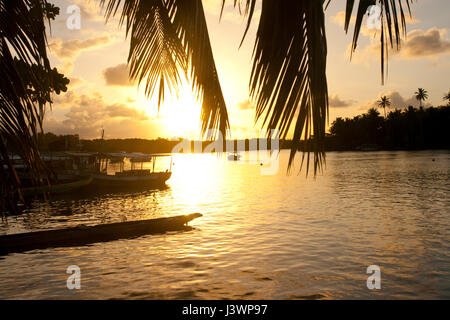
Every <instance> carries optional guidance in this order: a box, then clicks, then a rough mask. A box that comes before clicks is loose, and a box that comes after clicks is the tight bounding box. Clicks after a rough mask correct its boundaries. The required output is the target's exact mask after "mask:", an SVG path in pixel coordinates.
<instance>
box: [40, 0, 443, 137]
mask: <svg viewBox="0 0 450 320" xmlns="http://www.w3.org/2000/svg"><path fill="white" fill-rule="evenodd" d="M51 2H53V3H54V4H55V5H57V6H58V7H59V8H60V15H59V16H58V17H57V18H56V20H55V21H53V22H52V25H51V32H50V30H49V36H48V42H49V53H50V60H51V63H52V65H53V66H54V67H57V68H58V70H59V71H60V72H62V73H64V74H65V75H66V76H67V77H68V78H69V79H70V80H71V83H70V84H69V86H68V91H67V92H66V93H63V94H61V95H59V96H55V97H54V99H53V102H54V103H53V104H52V107H51V110H49V111H48V112H47V114H46V118H45V122H44V130H45V131H46V132H53V133H56V134H79V135H80V137H81V138H88V139H91V138H99V137H100V135H101V131H102V128H103V129H104V130H105V138H145V139H155V138H158V137H162V138H176V137H184V138H191V139H196V138H199V137H200V123H199V119H200V103H198V102H197V100H196V98H195V95H194V94H193V93H192V91H191V86H190V84H189V83H188V82H185V83H184V84H183V86H182V87H181V88H180V92H179V95H178V97H177V96H176V95H175V94H174V95H173V96H170V95H166V99H165V101H164V103H163V105H162V106H161V109H160V110H159V112H158V105H157V97H156V95H155V96H154V97H150V98H148V97H146V95H145V92H144V89H145V87H141V88H139V87H138V86H137V84H135V83H130V81H129V79H128V76H127V72H128V69H127V57H128V50H129V38H128V39H127V38H126V34H125V30H124V28H120V27H119V24H118V19H117V18H114V19H112V20H111V21H109V22H108V23H107V24H106V23H105V19H104V17H103V12H102V10H101V9H100V6H99V1H98V0H53V1H51ZM233 2H234V1H231V0H228V1H227V2H226V3H227V5H226V7H225V10H224V14H223V16H222V19H221V20H220V21H219V14H220V6H221V0H204V1H203V4H204V8H205V13H206V19H207V23H208V30H209V34H210V39H211V45H212V49H213V54H214V58H215V62H216V67H217V70H218V74H219V79H220V82H221V86H222V91H223V94H224V98H225V102H226V104H227V108H228V112H229V117H230V124H231V134H232V137H233V138H252V137H257V136H258V135H259V130H260V129H261V126H260V124H259V123H257V124H255V109H254V104H253V103H252V102H251V101H250V100H249V89H248V83H249V78H250V72H251V66H252V49H253V44H254V39H255V34H256V28H257V23H258V18H259V9H258V8H257V10H256V13H255V16H254V18H253V21H252V25H251V28H250V30H249V33H248V35H247V37H246V39H245V41H244V43H243V45H242V47H241V48H239V43H240V41H241V38H242V35H243V32H244V29H245V24H246V20H245V18H243V17H242V16H240V14H239V11H238V10H237V9H234V8H233V6H232V4H233ZM345 2H346V1H345V0H332V1H331V4H330V5H329V7H328V8H327V10H326V13H325V15H326V30H327V39H328V60H327V79H328V90H329V99H330V109H329V110H330V117H329V124H331V123H332V122H333V121H334V119H336V117H344V118H345V117H353V116H355V115H358V114H361V113H364V112H366V111H367V110H368V109H369V108H371V107H375V106H376V101H377V100H378V99H379V97H380V96H383V95H386V96H388V97H390V98H391V102H392V106H391V108H404V107H406V106H408V105H413V106H417V105H418V102H417V101H416V100H415V98H414V92H415V91H417V88H419V87H421V88H425V89H426V90H427V91H428V93H429V99H428V100H427V101H426V106H430V105H433V106H438V105H442V104H444V102H443V101H442V97H443V96H444V94H445V93H446V92H448V91H449V89H450V85H449V80H448V75H449V74H450V38H449V34H448V31H449V29H450V22H449V19H448V13H449V12H450V1H448V0H416V1H414V3H413V4H412V13H413V17H412V18H411V19H408V23H407V31H408V34H407V38H406V40H405V42H404V43H403V44H402V50H401V51H400V52H392V51H391V52H390V57H389V71H388V76H387V79H386V82H385V84H384V85H382V84H381V74H380V61H379V47H378V46H379V38H378V35H376V34H374V32H373V31H371V30H369V29H368V28H367V27H363V30H362V33H361V36H360V41H359V44H358V48H357V51H356V53H354V54H353V57H352V59H350V53H349V52H350V51H349V45H350V43H351V39H352V31H350V32H349V34H346V33H345V32H344V27H343V22H344V10H345ZM73 5H76V6H78V7H79V8H80V10H81V11H80V18H81V19H80V22H81V25H80V28H79V29H76V28H75V29H73V28H72V29H70V28H68V27H67V21H68V19H69V21H73V20H70V19H71V16H72V14H73V11H71V9H73Z"/></svg>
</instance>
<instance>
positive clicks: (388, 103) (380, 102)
mask: <svg viewBox="0 0 450 320" xmlns="http://www.w3.org/2000/svg"><path fill="white" fill-rule="evenodd" d="M377 103H378V107H379V108H383V110H384V117H385V118H386V107H390V106H391V100H390V99H389V98H388V97H386V96H382V97H381V99H380V100H378V101H377Z"/></svg>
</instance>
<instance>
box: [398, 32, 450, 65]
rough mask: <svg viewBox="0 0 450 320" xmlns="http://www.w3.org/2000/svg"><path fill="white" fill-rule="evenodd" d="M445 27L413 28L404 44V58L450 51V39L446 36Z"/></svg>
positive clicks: (428, 55)
mask: <svg viewBox="0 0 450 320" xmlns="http://www.w3.org/2000/svg"><path fill="white" fill-rule="evenodd" d="M446 33H447V31H446V30H445V29H441V30H439V29H437V28H431V29H429V30H428V31H423V30H419V29H417V30H412V31H411V32H409V33H408V37H407V41H406V42H405V43H404V44H403V45H402V51H401V53H400V54H401V56H402V57H403V58H413V59H414V58H421V57H434V56H438V55H441V54H448V53H450V41H449V40H448V39H446V38H445V35H446Z"/></svg>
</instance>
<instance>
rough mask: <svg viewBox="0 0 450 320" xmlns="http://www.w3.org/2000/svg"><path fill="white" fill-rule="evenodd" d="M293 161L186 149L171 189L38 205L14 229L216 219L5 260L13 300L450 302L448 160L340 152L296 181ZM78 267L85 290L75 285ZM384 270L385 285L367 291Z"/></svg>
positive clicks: (1, 266)
mask: <svg viewBox="0 0 450 320" xmlns="http://www.w3.org/2000/svg"><path fill="white" fill-rule="evenodd" d="M287 158H288V154H287V153H286V152H282V153H281V156H280V161H281V163H280V171H279V172H278V174H276V175H273V176H263V175H261V174H260V166H259V165H258V164H245V163H244V164H242V163H233V162H229V161H227V160H226V157H223V158H217V156H216V155H192V154H180V155H175V156H174V162H175V166H174V167H173V176H172V178H171V179H170V180H169V181H168V182H167V187H166V188H162V189H160V190H140V191H133V192H131V191H125V192H115V193H91V192H89V193H86V192H80V193H78V194H76V195H69V196H67V195H66V196H58V197H55V198H53V199H52V201H51V202H50V203H48V204H42V203H39V202H35V203H34V204H33V207H32V208H31V209H29V213H30V214H23V215H21V216H19V217H14V218H9V219H8V224H7V225H6V224H2V225H0V233H14V232H23V231H29V230H36V229H39V228H40V229H46V228H57V227H65V226H69V225H77V224H80V223H84V224H97V223H106V222H113V221H121V219H123V217H124V216H125V217H126V219H127V220H128V221H130V220H137V219H148V218H153V217H159V216H169V215H175V214H187V213H193V212H201V213H202V214H203V215H204V216H203V217H202V218H200V219H197V220H195V221H193V222H192V223H191V225H193V226H195V227H196V229H194V230H192V231H189V232H178V233H168V234H164V235H151V236H144V237H139V238H136V239H127V240H118V241H113V242H107V243H98V244H94V245H90V246H85V247H74V248H57V249H47V250H36V251H31V252H28V253H22V254H11V255H9V256H6V257H0V279H1V284H0V298H67V299H72V298H74V299H77V298H93V299H98V298H106V299H108V298H125V299H191V298H192V299H222V298H226V299H233V298H237V299H304V298H310V299H335V298H364V299H365V298H368V299H370V298H450V256H449V252H450V250H449V249H450V243H449V239H450V222H449V221H450V220H449V214H450V212H449V209H448V208H449V207H450V200H449V198H450V197H449V194H450V179H449V175H450V154H449V153H448V152H445V151H434V152H431V151H430V152H367V153H352V152H345V153H333V152H330V153H328V154H327V167H326V169H325V172H324V174H321V175H318V176H317V177H316V178H315V179H314V178H313V177H312V176H310V177H309V178H308V179H305V177H304V173H302V174H301V175H299V176H297V175H295V174H294V175H291V176H287V175H286V172H285V171H284V169H285V168H286V163H287ZM433 158H434V159H435V161H432V159H433ZM297 169H298V168H297ZM294 172H296V171H294ZM31 213H33V214H31ZM72 264H76V265H78V266H80V268H81V272H82V290H78V291H70V290H68V289H67V288H66V279H67V274H66V273H65V271H66V268H67V266H69V265H72ZM372 264H377V265H379V266H380V267H381V272H382V289H381V290H379V291H371V290H368V289H367V287H366V279H367V276H368V275H367V274H366V273H365V272H366V268H367V266H369V265H372Z"/></svg>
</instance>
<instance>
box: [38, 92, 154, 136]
mask: <svg viewBox="0 0 450 320" xmlns="http://www.w3.org/2000/svg"><path fill="white" fill-rule="evenodd" d="M56 109H57V110H64V109H68V111H67V112H66V113H65V114H64V117H63V118H62V119H56V118H55V117H52V115H53V113H51V114H49V115H48V117H47V118H46V120H45V121H44V129H45V130H46V131H51V132H54V133H59V134H62V133H78V134H80V136H81V137H86V138H95V137H98V135H99V130H100V129H101V128H102V127H104V128H105V131H106V130H107V131H108V135H109V136H127V137H136V136H142V133H143V132H145V131H148V128H145V126H146V125H147V126H148V125H149V124H151V123H152V121H149V120H150V118H149V117H148V116H147V115H146V114H145V113H144V112H143V111H140V110H137V109H134V108H130V107H128V106H126V105H125V104H108V103H106V102H105V101H104V100H103V97H102V96H101V95H100V94H99V93H94V94H92V95H89V96H88V95H85V94H82V95H77V94H75V93H73V92H72V91H69V92H67V93H66V94H64V95H61V96H58V97H57V98H56V99H55V104H54V110H56ZM124 126H125V127H124ZM143 130H145V131H143Z"/></svg>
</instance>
